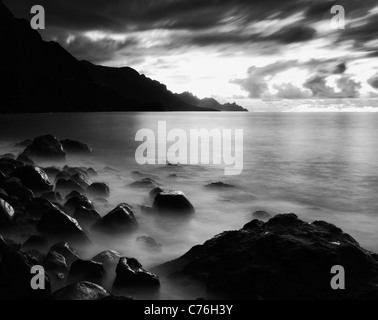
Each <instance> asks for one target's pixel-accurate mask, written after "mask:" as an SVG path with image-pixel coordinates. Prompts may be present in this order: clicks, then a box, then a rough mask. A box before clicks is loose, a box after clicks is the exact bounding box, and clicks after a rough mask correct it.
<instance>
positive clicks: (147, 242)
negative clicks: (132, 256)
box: [136, 236, 162, 251]
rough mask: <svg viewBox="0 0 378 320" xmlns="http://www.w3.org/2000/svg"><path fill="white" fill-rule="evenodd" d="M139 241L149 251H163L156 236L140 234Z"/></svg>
mask: <svg viewBox="0 0 378 320" xmlns="http://www.w3.org/2000/svg"><path fill="white" fill-rule="evenodd" d="M136 241H137V243H138V244H139V245H141V246H142V247H143V248H144V249H145V250H149V251H161V249H162V245H161V244H160V243H159V242H157V241H156V240H155V239H154V238H152V237H148V236H140V237H138V238H137V239H136Z"/></svg>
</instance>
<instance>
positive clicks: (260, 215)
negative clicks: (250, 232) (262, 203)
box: [252, 210, 273, 221]
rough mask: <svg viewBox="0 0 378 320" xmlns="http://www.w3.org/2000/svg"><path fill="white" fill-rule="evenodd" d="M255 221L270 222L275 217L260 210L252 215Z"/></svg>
mask: <svg viewBox="0 0 378 320" xmlns="http://www.w3.org/2000/svg"><path fill="white" fill-rule="evenodd" d="M252 217H253V219H257V220H261V221H268V220H269V219H271V218H272V217H273V216H272V215H271V214H270V213H268V212H265V211H262V210H259V211H256V212H254V213H253V214H252Z"/></svg>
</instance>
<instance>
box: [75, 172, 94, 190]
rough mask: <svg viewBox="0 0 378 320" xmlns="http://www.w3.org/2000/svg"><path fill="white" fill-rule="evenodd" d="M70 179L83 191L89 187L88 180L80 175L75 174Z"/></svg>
mask: <svg viewBox="0 0 378 320" xmlns="http://www.w3.org/2000/svg"><path fill="white" fill-rule="evenodd" d="M71 179H72V180H73V181H75V182H77V183H78V184H79V185H80V186H81V187H82V188H83V189H87V188H88V187H89V185H90V182H89V181H88V179H87V178H86V177H85V176H83V175H82V174H81V173H76V174H74V175H72V176H71Z"/></svg>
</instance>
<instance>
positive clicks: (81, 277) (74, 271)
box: [68, 259, 105, 283]
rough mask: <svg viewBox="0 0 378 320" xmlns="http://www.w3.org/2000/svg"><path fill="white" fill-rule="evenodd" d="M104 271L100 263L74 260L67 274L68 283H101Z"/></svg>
mask: <svg viewBox="0 0 378 320" xmlns="http://www.w3.org/2000/svg"><path fill="white" fill-rule="evenodd" d="M104 274H105V269H104V266H103V264H102V263H100V262H95V261H91V260H81V259H79V260H76V261H75V262H74V263H72V265H71V268H70V272H69V274H68V282H70V283H72V282H77V281H90V282H94V283H101V281H102V277H103V275H104Z"/></svg>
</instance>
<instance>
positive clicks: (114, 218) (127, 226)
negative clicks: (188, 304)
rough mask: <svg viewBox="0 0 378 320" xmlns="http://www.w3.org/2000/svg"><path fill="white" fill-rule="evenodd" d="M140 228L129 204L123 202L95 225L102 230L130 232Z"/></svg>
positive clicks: (96, 228) (94, 227)
mask: <svg viewBox="0 0 378 320" xmlns="http://www.w3.org/2000/svg"><path fill="white" fill-rule="evenodd" d="M137 228H138V222H137V221H136V219H135V216H134V213H133V211H132V210H131V208H130V207H129V206H127V205H126V204H121V205H119V206H118V207H117V208H115V209H114V210H112V211H111V212H109V213H108V214H107V215H106V216H105V217H102V218H101V219H100V220H99V221H97V223H96V224H95V225H94V226H93V229H95V230H98V231H102V232H109V233H111V232H116V233H122V232H129V231H134V230H135V229H137Z"/></svg>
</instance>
